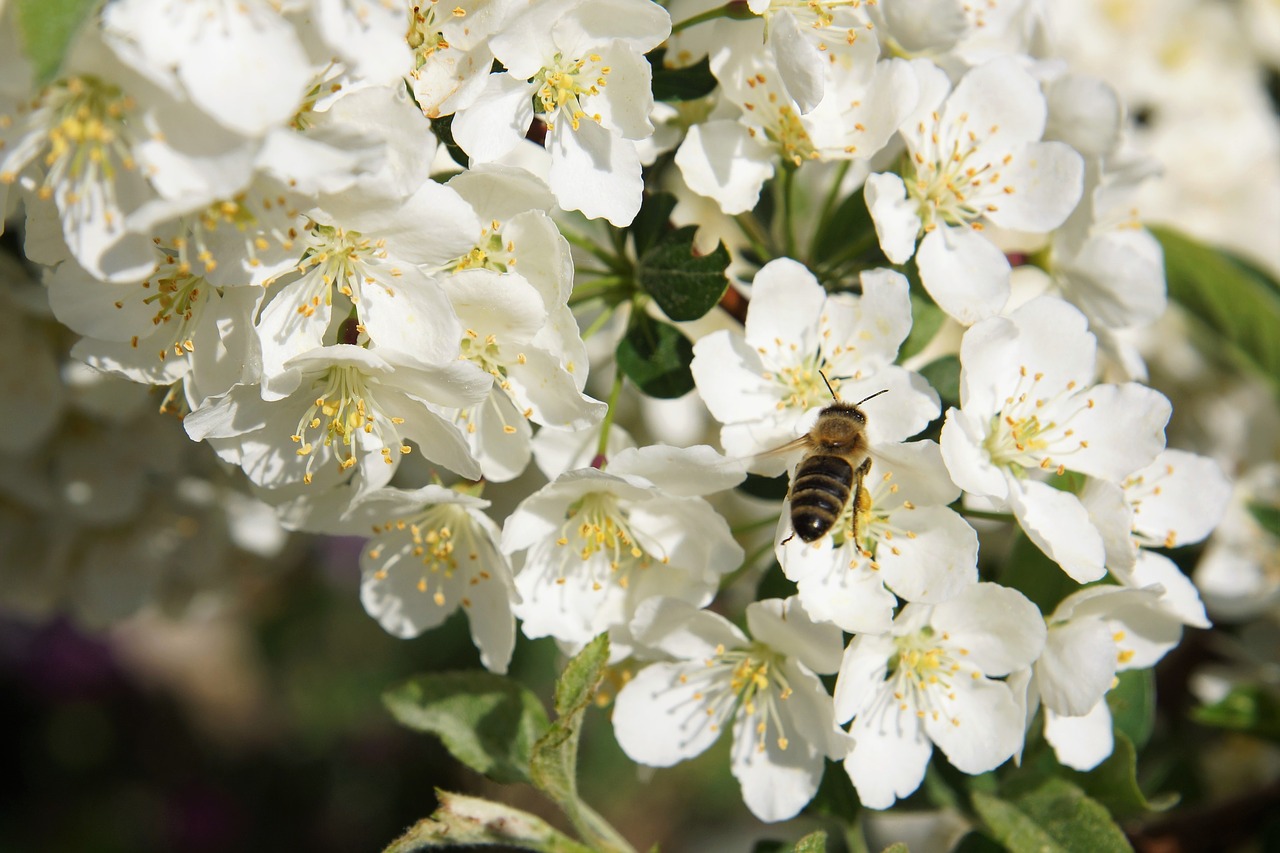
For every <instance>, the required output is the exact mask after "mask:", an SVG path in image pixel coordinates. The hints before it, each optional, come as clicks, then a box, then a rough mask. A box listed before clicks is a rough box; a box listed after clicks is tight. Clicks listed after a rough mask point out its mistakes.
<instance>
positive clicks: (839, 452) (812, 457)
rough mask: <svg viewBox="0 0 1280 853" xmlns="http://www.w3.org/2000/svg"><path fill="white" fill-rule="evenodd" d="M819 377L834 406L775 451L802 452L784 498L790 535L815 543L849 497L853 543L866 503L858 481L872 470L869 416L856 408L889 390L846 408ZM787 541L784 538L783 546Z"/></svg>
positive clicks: (838, 516) (837, 515) (855, 539)
mask: <svg viewBox="0 0 1280 853" xmlns="http://www.w3.org/2000/svg"><path fill="white" fill-rule="evenodd" d="M819 375H820V376H822V381H823V382H826V384H827V390H828V391H830V392H831V396H832V397H833V398H835V402H834V403H832V404H831V405H830V406H827V407H826V408H825V409H823V410H822V411H821V412H819V413H818V419H817V420H816V421H815V422H814V424H813V428H812V429H811V430H809V432H808V433H807V434H806V435H802V436H800V437H799V438H797V439H796V440H795V441H792V442H788V443H787V444H785V445H783V446H782V447H779V448H778V449H777V450H775V451H773V453H786V452H788V451H791V450H798V449H801V448H803V449H804V450H805V454H804V457H803V458H802V459H801V460H800V464H799V465H797V466H796V473H795V477H794V478H793V479H792V481H791V489H790V491H789V493H788V497H789V498H790V500H791V527H792V529H793V530H794V532H793V533H792V534H791V535H792V536H799V537H800V538H801V539H802V540H803V541H805V542H816V541H818V540H819V539H821V538H822V537H823V536H825V535H826V534H827V533H829V532H830V531H831V528H832V527H834V526H835V523H836V521H837V520H839V518H840V516H841V515H843V514H844V510H845V507H846V506H848V505H849V498H850V497H851V496H852V497H853V501H854V503H853V507H854V514H853V538H854V541H855V542H856V541H857V539H858V515H859V513H861V512H864V511H865V510H867V509H868V508H869V507H868V506H867V504H869V503H870V495H869V494H868V493H867V492H866V491H865V490H864V489H863V488H862V481H863V479H865V478H866V476H867V472H869V471H870V470H871V456H870V455H868V450H869V445H868V442H867V416H866V415H865V414H863V412H862V409H860V408H858V407H859V406H861V405H862V404H863V403H865V402H867V401H868V400H870V399H872V398H873V397H879V396H880V395H881V394H884V393H886V392H887V391H888V389H887V388H886V389H885V390H884V391H877V392H876V393H874V394H872V395H871V396H870V397H864V398H863V399H861V400H859V401H858V402H857V403H846V402H844V401H843V400H841V399H840V396H839V395H838V394H836V392H835V389H834V388H832V387H831V383H830V382H827V377H826V375H825V374H822V373H819ZM790 539H791V536H788V537H787V538H786V539H784V540H783V541H784V542H787V541H790Z"/></svg>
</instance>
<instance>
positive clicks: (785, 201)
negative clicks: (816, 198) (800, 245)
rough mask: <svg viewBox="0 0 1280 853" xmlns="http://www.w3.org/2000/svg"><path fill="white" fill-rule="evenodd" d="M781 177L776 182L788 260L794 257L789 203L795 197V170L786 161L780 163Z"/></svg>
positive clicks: (791, 206) (793, 217)
mask: <svg viewBox="0 0 1280 853" xmlns="http://www.w3.org/2000/svg"><path fill="white" fill-rule="evenodd" d="M781 168H782V177H781V180H779V181H778V195H779V196H781V198H779V200H778V201H779V206H780V207H781V208H782V245H783V246H785V247H786V253H787V257H788V258H795V257H796V223H795V210H794V207H795V206H794V205H793V204H792V203H791V199H792V197H793V196H794V195H795V173H796V170H795V168H794V167H793V166H792V165H791V164H790V163H788V162H787V161H786V160H783V162H782V167H781ZM796 260H799V258H796Z"/></svg>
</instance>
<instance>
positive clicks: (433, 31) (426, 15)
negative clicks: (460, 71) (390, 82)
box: [404, 0, 466, 77]
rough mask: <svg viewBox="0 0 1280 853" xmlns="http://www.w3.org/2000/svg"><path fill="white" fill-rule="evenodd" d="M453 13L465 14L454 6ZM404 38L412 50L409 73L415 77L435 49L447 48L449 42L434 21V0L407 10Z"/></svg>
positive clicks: (459, 15) (458, 15) (429, 59)
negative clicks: (407, 16) (407, 22)
mask: <svg viewBox="0 0 1280 853" xmlns="http://www.w3.org/2000/svg"><path fill="white" fill-rule="evenodd" d="M453 14H454V15H455V16H456V17H459V18H461V17H463V16H464V15H466V11H464V10H463V9H461V8H456V9H454V10H453ZM404 38H405V41H406V42H408V44H409V49H410V50H412V51H413V71H412V72H411V73H412V74H413V76H415V77H417V76H419V74H420V72H421V71H422V67H423V66H424V65H426V64H427V63H428V62H430V61H431V57H432V56H433V55H434V54H435V53H436V52H437V51H442V50H448V49H449V42H448V40H446V39H445V36H444V33H443V32H441V31H440V25H439V23H437V21H436V0H431V2H430V3H429V4H427V5H426V6H425V7H424V6H423V5H421V4H418V5H415V6H414V7H413V8H412V9H410V10H409V29H408V31H407V32H405V36H404Z"/></svg>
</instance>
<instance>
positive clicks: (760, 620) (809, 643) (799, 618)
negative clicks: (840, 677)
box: [747, 596, 844, 675]
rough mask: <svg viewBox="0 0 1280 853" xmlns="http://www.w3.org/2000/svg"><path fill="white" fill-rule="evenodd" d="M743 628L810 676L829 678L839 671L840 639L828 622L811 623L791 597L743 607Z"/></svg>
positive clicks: (797, 601)
mask: <svg viewBox="0 0 1280 853" xmlns="http://www.w3.org/2000/svg"><path fill="white" fill-rule="evenodd" d="M747 627H748V629H749V630H750V631H751V636H752V637H754V638H755V639H756V640H758V641H760V642H762V643H765V644H766V645H768V646H770V647H771V648H773V649H774V650H776V651H779V652H782V653H783V654H785V655H787V656H788V657H793V658H795V659H796V660H798V661H800V662H801V663H803V664H804V665H805V666H807V667H809V668H810V669H812V670H813V671H814V672H817V673H822V674H824V675H829V674H831V673H833V672H835V671H836V670H837V669H839V668H840V656H841V655H842V654H843V653H844V644H843V640H844V637H843V635H842V634H841V633H840V629H839V628H837V627H836V626H835V625H832V624H830V623H829V622H814V621H813V620H812V619H810V618H809V616H808V614H806V613H805V612H804V609H803V608H802V607H801V606H800V599H799V598H797V597H795V596H792V597H791V598H788V599H786V600H785V601H783V600H782V599H778V598H770V599H766V600H764V601H757V602H755V603H753V604H749V605H747Z"/></svg>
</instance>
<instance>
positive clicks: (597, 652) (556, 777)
mask: <svg viewBox="0 0 1280 853" xmlns="http://www.w3.org/2000/svg"><path fill="white" fill-rule="evenodd" d="M608 662H609V635H608V634H601V635H600V636H598V637H596V638H595V639H594V640H592V641H591V642H590V643H588V644H587V645H586V647H585V648H584V649H583V650H582V651H581V652H579V653H578V654H577V655H576V656H575V657H574V658H573V660H571V661H569V663H568V665H567V666H566V667H565V669H564V672H563V673H561V674H560V678H559V680H558V681H557V682H556V697H555V706H556V713H557V714H558V715H559V716H558V717H557V719H556V721H555V722H553V723H552V724H551V728H549V729H548V730H547V733H546V734H545V735H543V736H542V738H541V739H540V740H539V741H538V742H537V743H536V744H534V747H533V755H532V756H531V759H530V765H529V766H530V771H531V775H532V776H533V784H534V785H535V786H537V788H538V790H540V791H542V792H543V793H544V794H546V795H547V796H549V797H550V798H551V799H552V800H554V801H555V802H556V804H557V805H558V806H560V808H561V809H563V810H564V813H565V815H566V816H567V817H568V818H569V820H570V821H571V822H572V823H573V826H574V828H575V829H577V830H578V834H579V835H580V836H581V837H582V838H583V840H585V841H586V842H587V843H588V844H590V845H591V846H592V847H595V848H597V849H599V850H603V851H630V850H631V847H630V845H628V844H627V842H626V840H625V839H623V838H622V837H620V836H619V835H618V834H617V831H616V830H614V828H613V827H612V826H610V825H609V824H608V822H606V821H605V820H604V819H603V818H602V817H600V815H598V814H596V812H595V811H594V810H592V809H591V807H590V806H588V805H587V804H586V803H584V802H582V800H581V799H580V798H579V797H578V780H577V766H578V739H579V737H580V736H581V733H582V719H583V715H584V713H585V712H586V710H587V708H588V707H590V705H591V699H592V697H594V696H595V693H596V689H597V688H598V687H599V686H600V681H601V679H603V678H604V671H605V666H606V665H607V664H608Z"/></svg>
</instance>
